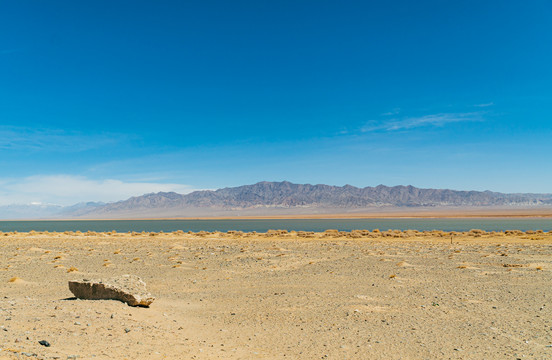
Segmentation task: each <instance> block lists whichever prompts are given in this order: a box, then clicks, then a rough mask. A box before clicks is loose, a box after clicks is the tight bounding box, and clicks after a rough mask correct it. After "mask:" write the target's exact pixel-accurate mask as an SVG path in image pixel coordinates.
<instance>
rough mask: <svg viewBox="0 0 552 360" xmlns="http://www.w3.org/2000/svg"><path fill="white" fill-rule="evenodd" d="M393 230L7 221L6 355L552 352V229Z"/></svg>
mask: <svg viewBox="0 0 552 360" xmlns="http://www.w3.org/2000/svg"><path fill="white" fill-rule="evenodd" d="M388 235H389V236H388V237H380V236H379V235H377V234H371V235H370V234H368V233H366V234H365V235H362V234H360V233H357V234H355V236H363V237H359V238H347V237H335V238H334V237H326V236H324V235H321V234H315V235H309V234H303V236H313V237H307V238H305V237H297V236H296V235H295V234H292V235H290V234H278V235H274V236H272V237H268V238H267V237H264V236H260V235H254V236H248V237H243V236H239V235H232V236H229V235H226V234H208V235H205V236H197V235H188V234H158V235H156V236H149V235H147V234H146V235H142V234H139V235H135V236H131V235H127V234H124V235H123V234H96V235H93V234H92V235H88V236H85V235H84V234H79V235H77V234H52V233H50V234H40V233H34V234H7V235H6V234H0V246H1V253H0V326H1V328H0V349H1V350H0V358H2V359H4V358H6V359H12V358H22V359H25V358H36V357H27V355H32V354H36V355H37V357H38V358H44V359H54V358H59V359H66V358H67V357H68V356H69V355H78V358H79V359H258V358H266V359H321V358H329V359H517V358H520V359H550V358H552V347H547V346H549V345H552V304H551V303H550V299H551V298H552V286H551V284H552V234H517V235H508V236H504V235H502V234H494V235H483V236H478V237H474V236H467V235H455V236H454V237H453V241H454V243H453V244H451V243H450V236H449V235H445V236H443V234H440V233H434V234H426V236H421V235H423V234H414V233H410V236H409V237H400V236H405V234H404V233H401V234H394V235H393V234H391V233H390V234H388ZM369 236H378V237H369ZM394 236H397V237H394ZM69 269H73V271H71V272H68V270H69ZM120 274H136V275H138V276H141V277H142V278H143V279H144V280H145V281H146V283H147V284H148V289H149V290H150V291H151V292H152V293H153V294H154V295H155V296H156V297H157V300H156V301H155V302H154V303H153V304H152V306H151V307H150V308H132V307H129V306H127V305H125V304H123V303H120V302H117V301H86V300H68V298H71V297H72V294H71V293H70V291H69V289H68V287H67V281H68V280H69V279H79V278H83V277H94V278H97V277H103V276H106V277H107V276H114V275H120ZM14 278H15V279H14ZM10 280H12V281H11V282H10ZM125 329H127V330H130V331H128V332H127V331H125ZM39 340H47V341H49V342H50V344H51V346H50V347H43V346H41V345H39V344H38V341H39ZM24 353H25V354H27V355H25V354H24Z"/></svg>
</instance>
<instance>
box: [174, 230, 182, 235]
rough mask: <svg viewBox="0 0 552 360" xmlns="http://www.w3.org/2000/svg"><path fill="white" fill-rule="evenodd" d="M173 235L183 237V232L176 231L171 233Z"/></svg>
mask: <svg viewBox="0 0 552 360" xmlns="http://www.w3.org/2000/svg"><path fill="white" fill-rule="evenodd" d="M173 234H174V235H184V231H182V230H176V231H173Z"/></svg>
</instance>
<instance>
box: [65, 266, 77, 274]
mask: <svg viewBox="0 0 552 360" xmlns="http://www.w3.org/2000/svg"><path fill="white" fill-rule="evenodd" d="M75 271H79V269H77V268H76V267H74V266H71V267H70V268H69V269H67V272H68V273H70V272H75Z"/></svg>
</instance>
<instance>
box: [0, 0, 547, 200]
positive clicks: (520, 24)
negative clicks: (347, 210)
mask: <svg viewBox="0 0 552 360" xmlns="http://www.w3.org/2000/svg"><path fill="white" fill-rule="evenodd" d="M551 18H552V3H550V2H549V1H527V2H523V3H521V2H515V1H484V2H482V1H446V2H445V1H416V2H413V1H393V2H381V1H377V2H376V1H297V0H295V1H258V0H257V1H230V2H229V1H185V2H183V1H155V2H154V1H147V2H146V1H50V2H44V1H38V0H37V1H25V0H20V1H2V0H0V80H1V81H0V167H1V168H2V169H3V171H2V174H1V175H0V204H7V203H27V202H31V201H33V202H49V203H60V204H71V203H75V202H78V201H87V200H103V201H113V200H119V199H124V198H127V197H129V196H132V195H140V194H142V193H146V192H153V191H170V190H174V191H178V192H188V191H191V190H193V189H207V188H219V187H226V186H236V185H242V184H250V183H255V182H257V181H262V180H268V181H279V180H289V181H292V182H297V183H313V184H315V183H326V184H332V185H345V184H351V185H355V186H375V185H378V184H385V185H399V184H403V185H408V184H411V185H414V186H418V187H433V188H452V189H461V190H487V189H489V190H494V191H503V192H548V193H550V192H552V185H551V182H550V179H551V178H552V167H551V166H550V163H551V161H550V157H551V155H552V141H551V138H552V86H551V84H552V67H551V66H550V64H552V41H550V39H551V38H552V22H551V21H550V19H551Z"/></svg>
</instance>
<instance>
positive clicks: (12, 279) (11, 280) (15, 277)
mask: <svg viewBox="0 0 552 360" xmlns="http://www.w3.org/2000/svg"><path fill="white" fill-rule="evenodd" d="M18 280H21V278H18V277H17V276H14V277H12V278H11V279H9V280H8V282H11V283H14V282H17V281H18Z"/></svg>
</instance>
